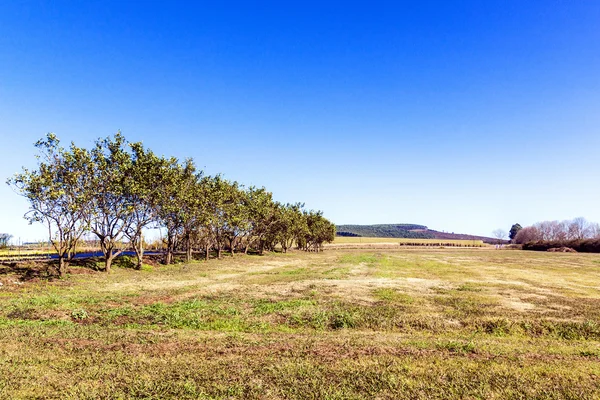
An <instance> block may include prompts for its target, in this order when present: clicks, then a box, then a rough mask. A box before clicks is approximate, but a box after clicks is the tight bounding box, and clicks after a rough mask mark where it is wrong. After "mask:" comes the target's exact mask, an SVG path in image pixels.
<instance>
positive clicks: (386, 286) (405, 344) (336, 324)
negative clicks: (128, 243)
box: [0, 248, 600, 399]
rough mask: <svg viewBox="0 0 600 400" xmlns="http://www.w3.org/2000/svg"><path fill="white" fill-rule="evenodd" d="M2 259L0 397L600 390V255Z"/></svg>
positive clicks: (490, 394) (392, 395)
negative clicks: (143, 263)
mask: <svg viewBox="0 0 600 400" xmlns="http://www.w3.org/2000/svg"><path fill="white" fill-rule="evenodd" d="M3 271H4V273H3V274H1V275H0V282H2V284H3V285H2V286H1V288H0V398H17V399H18V398H57V399H58V398H60V399H65V398H145V399H151V398H155V399H159V398H160V399H162V398H177V399H185V398H189V399H196V398H207V399H208V398H221V399H228V398H256V399H289V398H292V399H295V398H298V399H300V398H302V399H304V398H311V399H348V398H350V399H363V398H379V399H386V398H389V399H402V398H406V399H431V398H456V399H459V398H461V399H462V398H472V399H476V398H519V399H521V398H540V399H592V398H599V397H600V362H599V361H600V255H593V254H562V253H558V254H557V253H536V252H523V251H517V250H494V249H486V248H480V249H464V248H447V249H443V248H437V249H435V248H415V249H410V248H404V249H402V248H400V249H383V250H378V249H375V250H368V249H367V250H365V249H359V250H348V249H345V250H327V251H325V252H323V253H319V254H315V253H303V252H293V253H288V254H269V255H265V256H262V257H261V256H237V257H236V258H233V259H231V258H227V259H224V260H211V261H209V262H197V263H193V264H178V265H174V266H153V267H147V268H145V270H143V271H135V270H132V269H127V268H115V270H114V271H113V273H111V274H109V275H106V274H104V273H101V272H95V271H92V270H89V269H85V268H80V267H77V268H72V269H71V273H70V275H69V277H68V278H66V279H62V280H58V279H57V280H47V279H41V278H39V277H35V275H31V274H29V275H27V279H24V278H23V276H22V275H19V274H12V273H10V272H8V271H7V270H6V269H5V270H3Z"/></svg>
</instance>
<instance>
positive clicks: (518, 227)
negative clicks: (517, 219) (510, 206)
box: [508, 223, 523, 240]
mask: <svg viewBox="0 0 600 400" xmlns="http://www.w3.org/2000/svg"><path fill="white" fill-rule="evenodd" d="M521 229H523V227H522V226H521V224H518V223H517V224H513V226H511V227H510V232H509V233H508V237H509V238H510V240H515V237H516V236H517V233H519V231H520V230H521Z"/></svg>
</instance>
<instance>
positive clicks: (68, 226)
mask: <svg viewBox="0 0 600 400" xmlns="http://www.w3.org/2000/svg"><path fill="white" fill-rule="evenodd" d="M35 147H37V148H38V150H40V155H38V156H37V158H38V161H39V162H38V167H37V169H36V170H28V169H26V168H24V169H23V171H22V172H21V173H18V174H16V175H15V176H14V177H12V178H11V179H9V180H8V181H7V183H8V184H9V185H11V186H13V188H15V189H16V191H17V192H18V193H19V194H21V195H22V196H24V197H25V198H27V200H29V211H28V212H27V213H26V214H25V215H24V218H25V219H27V220H28V221H29V223H30V224H32V223H34V222H40V223H43V224H45V225H46V227H47V229H48V236H49V239H50V242H51V243H52V246H53V247H54V249H55V250H56V252H57V254H58V274H59V276H61V277H63V276H64V275H65V274H66V271H67V267H68V264H69V261H70V260H71V259H72V257H73V255H74V254H73V251H74V249H75V246H76V245H77V241H78V240H79V239H80V238H81V236H82V235H83V233H84V232H85V231H86V229H87V227H88V225H87V220H86V213H87V203H88V201H89V198H88V195H89V192H88V191H87V190H86V185H87V181H88V179H89V173H88V168H89V165H90V154H89V152H88V151H87V150H85V149H81V148H79V147H77V146H75V144H73V143H71V146H70V148H69V149H68V150H67V149H65V148H63V147H61V146H60V140H59V139H58V138H57V137H56V135H55V134H54V133H48V134H47V135H46V138H45V139H40V140H39V141H37V142H36V143H35Z"/></svg>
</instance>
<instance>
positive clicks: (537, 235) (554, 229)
mask: <svg viewBox="0 0 600 400" xmlns="http://www.w3.org/2000/svg"><path fill="white" fill-rule="evenodd" d="M516 225H518V224H516ZM514 228H515V226H514V225H513V228H511V234H512V233H513V229H514ZM598 237H600V225H599V224H597V223H594V222H589V221H587V220H586V219H585V218H583V217H579V218H575V219H572V220H565V221H543V222H538V223H536V224H533V225H532V226H527V227H525V228H522V229H521V226H520V225H519V229H518V230H517V231H516V233H515V235H514V237H513V236H511V239H513V240H514V242H515V243H517V244H525V243H530V242H538V241H544V242H566V241H574V240H585V239H594V238H598Z"/></svg>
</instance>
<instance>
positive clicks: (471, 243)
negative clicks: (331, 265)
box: [333, 236, 485, 247]
mask: <svg viewBox="0 0 600 400" xmlns="http://www.w3.org/2000/svg"><path fill="white" fill-rule="evenodd" d="M366 243H397V244H398V243H404V244H416V245H429V246H444V245H448V244H450V245H459V246H463V247H482V246H485V244H484V243H483V242H482V241H481V240H446V239H407V238H374V237H348V236H336V237H335V240H334V242H333V244H334V245H336V244H366Z"/></svg>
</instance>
